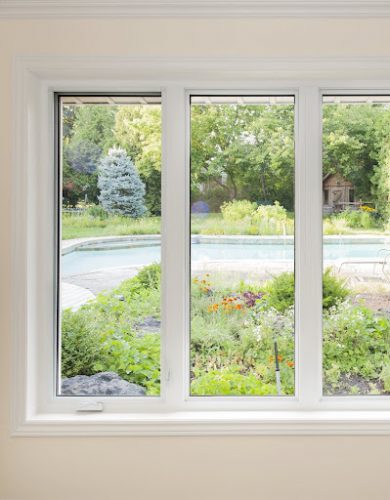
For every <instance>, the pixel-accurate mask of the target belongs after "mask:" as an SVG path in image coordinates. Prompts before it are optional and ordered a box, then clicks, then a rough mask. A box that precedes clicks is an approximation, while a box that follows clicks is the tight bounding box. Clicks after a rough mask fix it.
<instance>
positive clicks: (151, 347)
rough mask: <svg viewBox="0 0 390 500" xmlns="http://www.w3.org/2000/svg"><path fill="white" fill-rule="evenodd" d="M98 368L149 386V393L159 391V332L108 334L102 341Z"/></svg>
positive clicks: (153, 393) (97, 369)
mask: <svg viewBox="0 0 390 500" xmlns="http://www.w3.org/2000/svg"><path fill="white" fill-rule="evenodd" d="M94 368H95V370H96V371H97V372H101V371H113V372H115V373H117V374H118V375H119V376H120V377H122V378H123V379H124V380H127V381H128V382H131V383H133V384H138V385H141V386H143V387H145V388H146V389H147V394H148V395H149V396H151V395H156V394H159V392H160V336H159V335H157V334H155V333H150V334H146V335H143V336H139V337H137V336H135V335H125V336H111V335H107V336H106V338H105V339H104V340H103V342H102V346H101V351H100V357H99V361H98V362H96V363H95V365H94Z"/></svg>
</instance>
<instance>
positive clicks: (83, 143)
mask: <svg viewBox="0 0 390 500" xmlns="http://www.w3.org/2000/svg"><path fill="white" fill-rule="evenodd" d="M101 154H102V150H101V148H100V147H99V146H98V145H96V144H95V143H93V142H91V141H88V140H81V139H76V140H71V141H70V143H69V144H66V145H65V146H64V158H65V160H66V161H67V163H68V165H69V166H70V167H72V168H73V170H75V171H76V172H80V173H82V174H93V173H94V172H95V170H96V169H97V166H98V163H99V160H100V157H101Z"/></svg>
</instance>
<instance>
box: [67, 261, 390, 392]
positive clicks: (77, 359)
mask: <svg viewBox="0 0 390 500" xmlns="http://www.w3.org/2000/svg"><path fill="white" fill-rule="evenodd" d="M288 274H289V273H286V274H285V275H283V277H282V279H278V278H280V277H276V278H274V279H273V282H271V283H268V284H267V286H266V289H267V290H272V288H273V287H274V288H275V287H276V285H277V284H278V283H279V284H281V285H282V286H284V290H285V292H286V291H287V293H290V292H291V288H292V287H291V284H293V281H292V280H291V275H290V276H289V275H288ZM325 276H326V277H325V278H324V283H325V286H324V288H325V295H326V298H328V299H329V300H328V301H327V302H326V307H324V320H323V342H324V344H323V355H324V358H323V360H324V361H323V363H324V383H325V392H326V393H327V394H334V393H343V394H344V393H348V394H349V393H375V392H377V391H379V390H381V388H382V387H384V391H386V392H390V389H389V387H390V382H389V379H390V376H389V368H388V366H389V354H390V352H389V347H390V321H389V319H388V318H386V317H384V316H378V315H375V314H374V313H373V312H372V311H370V310H369V309H367V308H365V307H364V306H362V305H359V304H354V303H352V302H351V300H350V299H349V298H348V297H346V296H345V293H346V289H345V287H343V286H342V283H340V282H338V281H337V280H336V281H335V279H334V278H333V277H332V276H331V275H330V274H329V275H328V274H327V273H326V274H325ZM332 287H334V289H335V290H332V291H330V289H331V288H332ZM328 288H329V291H326V290H327V289H328ZM248 297H250V298H251V300H249V301H248V300H247V299H248ZM269 299H270V297H269V294H268V295H267V292H266V293H265V294H264V295H263V292H261V290H260V289H259V288H258V287H257V288H256V287H255V286H254V285H253V286H249V285H248V284H246V283H244V282H242V283H241V284H240V286H234V287H231V288H228V287H225V286H222V285H218V286H217V285H216V284H214V283H213V282H212V277H211V276H208V275H204V276H201V277H199V278H195V279H194V282H193V284H192V293H191V370H192V373H191V380H192V383H191V391H192V394H194V395H240V394H247V395H265V394H275V393H276V385H275V357H274V354H275V353H274V341H275V340H277V343H278V361H279V366H280V371H281V381H282V391H283V394H293V393H294V307H293V306H292V305H291V304H290V305H288V306H287V307H285V306H286V303H284V304H283V303H282V302H281V301H280V300H279V306H280V307H279V309H277V308H276V307H274V306H271V305H270V302H269ZM286 302H288V301H286ZM216 305H218V307H215V306H216ZM237 306H239V307H237ZM159 316H160V269H159V265H157V264H153V265H152V266H148V267H146V268H144V269H143V270H142V271H141V272H140V273H139V274H138V275H137V276H135V277H134V278H131V279H128V280H125V281H124V282H123V283H122V284H121V285H120V286H119V287H118V288H116V289H115V290H112V291H111V292H109V293H102V294H99V295H98V296H97V297H96V299H95V300H94V301H91V302H90V303H88V304H86V305H84V306H82V307H81V308H80V309H79V310H78V311H76V312H72V311H70V310H66V311H64V312H63V317H62V373H63V376H67V377H70V376H74V375H77V374H86V375H90V374H92V373H96V372H100V371H108V370H109V371H115V372H116V373H118V374H119V375H120V376H121V377H123V378H124V379H125V380H128V381H129V382H133V383H137V384H140V385H142V386H143V387H146V389H147V394H150V395H151V394H158V393H159V378H160V374H159V370H160V368H159V367H160V361H159V360H160V336H159V335H158V334H154V333H146V332H143V333H142V329H140V326H139V325H141V324H142V322H143V321H144V320H145V318H151V317H152V318H159ZM381 384H382V385H381Z"/></svg>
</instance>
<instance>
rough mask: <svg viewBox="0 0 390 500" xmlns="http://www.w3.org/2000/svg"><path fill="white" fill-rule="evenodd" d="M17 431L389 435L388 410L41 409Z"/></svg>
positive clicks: (34, 433)
mask: <svg viewBox="0 0 390 500" xmlns="http://www.w3.org/2000/svg"><path fill="white" fill-rule="evenodd" d="M12 435H13V436H201V435H215V436H218V435H225V436H226V435H241V436H248V435H390V411H262V412H259V411H238V412H234V411H219V412H216V411H213V412H175V413H153V414H152V413H149V414H139V413H138V414H133V415H132V414H105V415H104V414H85V415H79V414H73V415H70V414H37V415H34V416H31V417H29V418H27V419H26V420H24V421H23V422H19V423H16V425H14V429H13V431H12Z"/></svg>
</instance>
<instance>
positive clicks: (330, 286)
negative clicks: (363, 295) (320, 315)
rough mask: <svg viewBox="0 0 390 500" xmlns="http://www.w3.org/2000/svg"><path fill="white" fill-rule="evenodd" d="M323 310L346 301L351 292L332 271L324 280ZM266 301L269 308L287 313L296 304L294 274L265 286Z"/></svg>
mask: <svg viewBox="0 0 390 500" xmlns="http://www.w3.org/2000/svg"><path fill="white" fill-rule="evenodd" d="M322 288H323V302H322V304H323V308H324V309H328V308H329V307H332V306H334V305H335V304H336V303H337V302H339V301H342V300H344V299H345V298H346V297H347V296H348V294H349V293H350V291H349V290H348V288H346V287H345V285H344V282H343V281H342V280H340V279H339V278H336V277H335V276H333V275H332V274H331V272H330V269H327V270H326V271H325V272H324V275H323V279H322ZM264 292H265V294H266V295H265V297H264V300H265V301H266V303H267V306H269V307H274V308H275V309H276V310H277V311H281V312H283V311H285V310H286V309H288V308H289V307H291V306H292V305H293V304H294V273H289V272H286V273H282V274H279V275H278V276H276V277H275V278H273V279H272V280H271V281H269V282H268V283H266V285H265V286H264Z"/></svg>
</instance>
